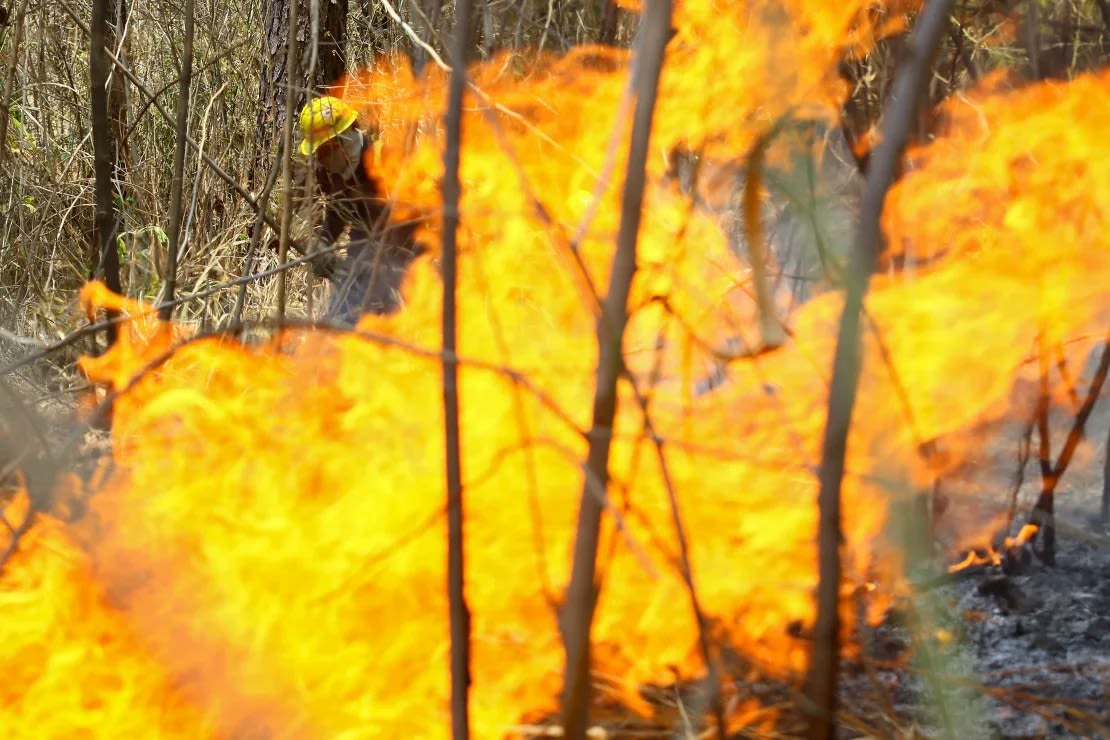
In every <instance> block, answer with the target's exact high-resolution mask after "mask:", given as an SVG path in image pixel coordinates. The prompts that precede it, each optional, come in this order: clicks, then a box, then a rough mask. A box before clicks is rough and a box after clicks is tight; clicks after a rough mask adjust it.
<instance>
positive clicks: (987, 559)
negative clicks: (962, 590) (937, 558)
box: [948, 524, 1040, 573]
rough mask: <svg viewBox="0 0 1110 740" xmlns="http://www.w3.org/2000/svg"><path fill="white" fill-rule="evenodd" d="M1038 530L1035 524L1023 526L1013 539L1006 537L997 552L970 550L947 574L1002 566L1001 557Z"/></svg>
mask: <svg viewBox="0 0 1110 740" xmlns="http://www.w3.org/2000/svg"><path fill="white" fill-rule="evenodd" d="M1039 530H1040V527H1038V526H1037V525H1036V524H1026V525H1023V526H1022V528H1021V530H1020V531H1019V532H1018V533H1017V535H1015V536H1013V537H1010V536H1007V537H1006V538H1005V539H1004V540H1003V541H1002V545H1001V546H1000V547H999V548H998V549H997V550H996V549H995V548H994V547H987V548H986V550H984V551H981V552H978V551H975V550H972V551H971V552H969V553H968V554H967V557H965V558H964V559H963V560H961V561H960V562H958V563H953V564H952V565H949V566H948V572H949V573H958V572H959V571H961V570H967V569H968V568H971V567H973V566H976V565H1002V556H1003V555H1005V554H1006V553H1008V552H1011V551H1013V550H1015V549H1017V548H1019V547H1021V546H1022V545H1024V544H1025V543H1027V542H1029V541H1030V540H1032V539H1033V538H1034V537H1035V536H1036V535H1037V532H1038V531H1039Z"/></svg>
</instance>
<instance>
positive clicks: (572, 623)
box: [560, 0, 671, 740]
mask: <svg viewBox="0 0 1110 740" xmlns="http://www.w3.org/2000/svg"><path fill="white" fill-rule="evenodd" d="M643 18H644V20H643V26H642V32H641V33H642V35H641V37H640V39H639V43H638V49H637V53H636V61H635V65H634V68H633V74H634V75H635V89H636V113H635V116H634V118H633V121H632V137H631V141H630V143H629V151H628V167H627V171H626V174H625V181H624V193H623V196H622V201H621V223H620V228H619V230H618V232H617V249H616V254H615V255H614V257H613V268H612V273H611V274H610V278H609V292H608V294H607V295H606V297H605V300H604V302H603V304H602V311H601V315H600V316H599V317H598V320H597V342H598V363H597V385H596V388H595V391H594V402H593V424H592V427H591V429H590V434H589V450H588V452H587V456H586V470H585V480H584V482H583V486H582V495H581V501H580V504H579V510H578V528H577V538H576V540H575V544H574V563H573V565H572V568H571V576H570V583H569V584H568V586H567V595H566V601H565V606H564V610H563V613H562V615H561V625H560V626H561V628H562V632H563V644H564V647H565V648H566V656H567V657H566V666H565V669H564V673H563V707H562V714H563V733H564V734H563V736H564V737H566V738H569V739H570V740H584V738H585V737H586V730H587V728H588V725H589V705H590V630H591V627H592V624H593V617H594V609H595V607H596V606H597V596H598V592H599V589H600V585H599V584H598V582H597V549H598V543H599V540H600V534H601V512H602V510H603V508H604V499H605V497H606V489H607V487H608V483H609V445H610V442H611V440H612V435H613V421H614V419H615V418H616V414H617V379H618V378H619V377H620V374H621V372H622V370H623V368H624V359H623V356H622V352H621V343H622V339H623V336H624V328H625V324H626V323H627V321H628V316H627V312H628V295H629V292H630V291H631V286H632V278H633V276H634V275H635V272H636V239H637V235H638V234H639V231H640V218H641V215H642V210H641V209H642V206H643V196H644V179H645V163H646V161H647V150H648V139H649V137H650V135H651V124H652V118H653V116H654V113H655V100H656V95H657V93H658V87H659V76H660V73H661V71H662V68H663V54H664V49H665V48H666V45H667V40H668V38H669V37H670V31H671V2H670V0H649V2H647V3H645V6H644V16H643Z"/></svg>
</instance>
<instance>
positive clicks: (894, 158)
mask: <svg viewBox="0 0 1110 740" xmlns="http://www.w3.org/2000/svg"><path fill="white" fill-rule="evenodd" d="M952 4H953V0H929V2H927V3H926V5H925V8H924V9H923V10H922V11H921V14H920V15H919V16H918V21H917V27H916V28H915V29H914V32H913V37H912V38H911V39H910V42H909V44H908V45H907V48H906V59H905V62H904V63H903V64H902V66H901V67H900V68H899V70H898V74H897V77H896V78H895V81H894V87H893V90H892V93H891V100H890V104H889V110H888V111H887V113H886V115H885V116H884V117H883V124H882V129H881V138H880V143H879V146H878V148H877V149H876V151H875V156H874V159H873V161H872V162H871V165H870V167H869V171H868V175H867V183H866V185H865V188H864V192H863V198H862V200H861V203H860V220H859V232H858V237H857V239H856V248H855V250H854V251H853V252H852V255H851V262H850V264H849V266H848V272H847V274H846V275H845V276H844V278H845V288H846V289H845V296H844V312H843V314H841V317H840V328H839V331H838V333H837V338H836V354H835V356H834V359H833V373H832V381H831V383H830V388H829V410H828V417H827V421H826V424H825V434H824V439H823V442H822V448H821V468H820V472H819V475H818V478H819V486H820V488H819V491H818V494H817V506H818V532H817V550H818V556H817V557H818V577H819V581H818V587H817V618H816V621H815V623H814V627H813V655H812V658H811V661H810V669H809V676H808V679H807V685H806V696H807V698H808V699H809V700H810V702H811V704H812V705H813V710H814V714H813V718H812V720H811V722H810V728H809V736H810V737H811V738H815V739H817V740H827V739H828V738H832V737H834V736H835V716H836V688H837V672H838V670H839V667H840V615H839V606H840V580H841V568H840V543H841V539H842V536H841V531H840V489H841V484H842V482H843V477H844V458H845V455H846V453H847V447H848V429H849V426H850V425H851V421H852V409H853V407H854V406H855V401H856V393H857V391H858V390H859V371H860V340H861V336H860V318H861V317H860V313H861V311H862V309H863V301H864V297H865V296H866V294H867V287H868V281H869V279H870V276H871V275H872V273H874V271H875V269H876V267H877V266H878V263H879V254H880V251H881V249H882V232H881V230H880V226H879V218H880V216H881V215H882V210H883V204H884V202H885V201H886V194H887V191H888V190H889V189H890V186H891V185H892V184H893V183H894V178H895V176H896V174H897V172H898V164H899V162H900V161H901V159H902V152H903V151H904V150H905V148H906V145H907V143H908V142H909V137H910V131H911V130H912V128H913V125H914V123H915V121H916V120H917V109H918V106H919V104H920V101H921V93H922V91H923V90H924V89H925V86H926V85H927V84H928V81H929V72H930V70H931V68H932V61H933V58H934V56H935V55H936V50H937V47H938V45H939V42H940V38H941V35H942V34H943V33H944V29H945V27H946V26H947V24H948V16H949V13H950V12H951V10H952Z"/></svg>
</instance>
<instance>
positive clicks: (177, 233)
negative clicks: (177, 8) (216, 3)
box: [158, 0, 285, 321]
mask: <svg viewBox="0 0 1110 740" xmlns="http://www.w3.org/2000/svg"><path fill="white" fill-rule="evenodd" d="M193 15H194V12H193V0H185V39H184V47H185V48H184V50H183V51H182V60H181V77H180V79H178V81H177V122H176V126H175V128H176V130H177V131H176V133H177V141H176V143H175V145H174V150H173V175H172V176H171V179H170V217H169V220H170V222H169V229H168V233H167V241H168V242H169V245H168V248H167V255H166V275H165V280H166V293H165V296H164V297H163V303H162V307H161V308H159V309H158V318H160V319H162V320H163V321H169V320H170V317H171V316H172V315H173V294H174V291H175V290H176V289H177V262H178V249H179V247H180V245H181V221H182V218H181V209H182V202H181V201H182V198H181V191H182V190H183V188H184V180H185V146H186V142H185V139H186V135H187V133H188V130H189V86H190V84H191V83H192V78H193ZM282 274H283V275H284V274H285V273H284V272H283V273H282Z"/></svg>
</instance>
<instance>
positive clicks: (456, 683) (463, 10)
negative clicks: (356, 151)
mask: <svg viewBox="0 0 1110 740" xmlns="http://www.w3.org/2000/svg"><path fill="white" fill-rule="evenodd" d="M470 6H471V4H470V0H458V2H457V3H456V5H455V33H454V38H453V39H452V43H451V79H450V82H449V87H448V100H447V148H446V150H445V151H444V154H443V168H444V175H443V260H442V264H441V269H442V270H443V357H444V361H443V416H444V445H445V452H446V461H447V595H448V604H449V606H448V608H449V610H450V624H451V737H452V738H453V739H454V740H466V738H468V737H470V702H469V693H470V609H469V607H468V606H467V603H466V593H465V588H464V587H465V578H464V576H465V568H464V566H465V561H464V548H463V491H462V463H461V451H460V439H459V388H458V383H459V379H458V364H457V363H456V361H455V358H456V350H457V328H458V327H457V319H458V317H457V316H456V305H455V288H456V281H457V251H458V249H457V248H458V227H459V198H460V185H459V160H460V156H461V151H460V150H461V147H462V103H463V95H464V93H465V91H466V58H467V50H468V48H469V43H468V40H469V37H470V10H471V7H470Z"/></svg>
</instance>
